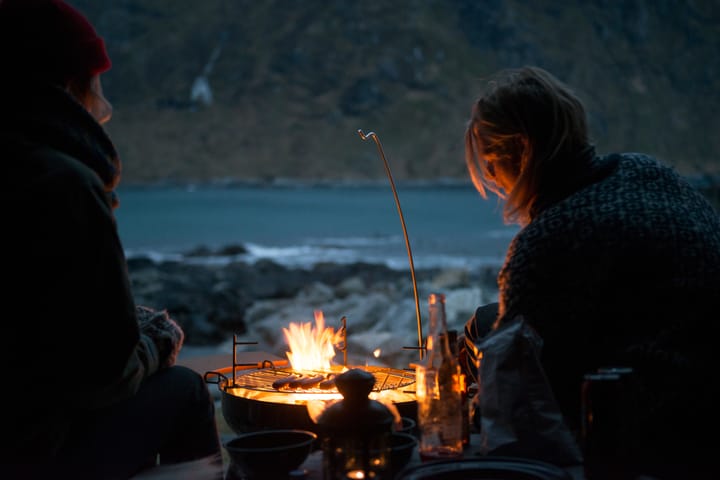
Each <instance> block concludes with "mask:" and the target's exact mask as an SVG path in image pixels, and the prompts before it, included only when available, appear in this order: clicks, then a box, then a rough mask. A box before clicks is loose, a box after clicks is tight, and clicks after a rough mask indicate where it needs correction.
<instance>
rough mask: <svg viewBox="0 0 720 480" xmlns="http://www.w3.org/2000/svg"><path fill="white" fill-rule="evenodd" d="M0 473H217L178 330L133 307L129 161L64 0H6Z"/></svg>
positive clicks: (78, 22) (0, 19)
mask: <svg viewBox="0 0 720 480" xmlns="http://www.w3.org/2000/svg"><path fill="white" fill-rule="evenodd" d="M0 65H2V74H1V75H0V163H1V164H2V177H0V178H1V179H2V180H1V182H2V188H0V218H1V219H2V223H3V234H2V236H0V237H1V238H2V243H0V250H1V251H2V252H3V254H4V256H5V257H4V260H3V262H2V271H3V274H4V275H5V276H6V281H5V282H3V283H4V285H3V287H2V289H0V292H1V293H0V303H2V305H3V328H2V336H1V338H2V342H3V345H2V346H1V347H0V369H1V370H0V371H1V372H2V375H1V377H2V379H3V382H5V389H4V390H3V391H4V409H5V413H6V415H5V416H4V417H5V420H4V422H3V435H2V444H1V445H0V477H2V478H8V479H11V478H12V479H14V478H17V479H34V478H73V479H86V478H87V479H126V478H130V477H132V476H134V475H136V474H137V473H138V472H140V471H143V470H146V469H147V468H148V467H152V466H154V465H155V464H156V462H157V461H158V460H159V462H160V463H161V464H178V463H183V464H185V463H186V462H188V463H190V464H192V465H196V463H195V462H197V464H198V465H202V466H203V468H201V469H200V470H199V471H200V472H201V475H200V476H197V477H194V478H216V479H219V478H222V473H223V472H222V459H221V455H220V445H219V437H218V432H217V426H216V424H215V414H214V403H213V399H212V397H211V395H210V393H209V391H208V388H207V386H206V384H205V382H204V380H203V378H202V377H201V376H200V375H199V374H197V373H196V372H194V371H192V370H190V369H188V368H185V367H180V366H176V365H174V363H175V359H176V356H177V354H178V351H179V350H180V348H181V347H182V343H183V340H184V333H183V330H182V328H181V327H180V326H179V325H178V324H177V323H176V322H174V321H173V320H172V319H171V318H170V317H169V316H168V314H167V312H165V311H163V310H159V311H156V310H154V309H151V308H148V307H143V306H136V305H135V303H134V301H133V296H132V291H131V288H130V281H129V278H128V273H127V268H126V263H125V257H124V253H123V249H122V245H121V242H120V239H119V238H118V232H117V229H116V225H115V218H114V214H113V209H114V208H115V207H117V205H118V201H117V198H116V196H115V187H116V186H117V183H118V181H119V179H120V160H119V158H118V156H117V153H116V151H115V147H114V145H113V143H112V141H111V140H110V138H109V137H108V135H107V134H106V132H105V130H104V128H103V126H102V125H103V124H104V123H105V122H107V121H108V120H109V119H110V116H111V114H112V107H111V105H110V103H109V102H108V101H107V99H106V98H105V96H104V94H103V91H102V84H101V80H100V78H101V75H102V74H103V73H104V72H105V71H107V70H108V69H109V68H110V59H109V57H108V55H107V51H106V49H105V44H104V41H103V39H102V38H101V37H100V36H98V34H97V32H96V31H95V29H94V28H93V26H92V25H91V24H90V23H89V22H88V21H87V19H86V18H85V16H84V15H83V14H82V13H80V12H79V11H78V10H76V9H75V8H73V7H71V6H70V5H68V4H67V3H64V2H63V1H61V0H0Z"/></svg>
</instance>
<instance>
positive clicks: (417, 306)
mask: <svg viewBox="0 0 720 480" xmlns="http://www.w3.org/2000/svg"><path fill="white" fill-rule="evenodd" d="M358 134H359V135H360V138H362V139H363V140H367V139H368V138H370V137H372V139H373V140H374V141H375V145H377V149H378V153H379V154H380V158H382V161H383V165H384V166H385V173H386V174H387V177H388V180H390V187H391V188H392V192H393V196H394V197H395V206H396V207H397V211H398V215H400V224H401V225H402V231H403V236H404V237H405V248H406V249H407V254H408V261H409V262H410V276H411V277H412V284H413V293H414V294H415V316H416V317H417V335H418V346H417V348H418V351H419V352H420V360H422V359H423V356H424V355H423V354H424V352H425V349H424V347H423V332H422V320H421V318H420V299H419V297H418V289H417V281H416V280H415V264H414V263H413V256H412V250H411V248H410V238H409V237H408V233H407V227H406V226H405V217H403V212H402V208H400V199H399V198H398V194H397V189H396V188H395V181H394V180H393V176H392V173H391V172H390V165H389V164H388V161H387V159H386V158H385V152H383V148H382V145H381V144H380V139H379V138H378V136H377V134H376V133H375V132H368V133H367V134H365V133H364V132H363V131H362V130H358Z"/></svg>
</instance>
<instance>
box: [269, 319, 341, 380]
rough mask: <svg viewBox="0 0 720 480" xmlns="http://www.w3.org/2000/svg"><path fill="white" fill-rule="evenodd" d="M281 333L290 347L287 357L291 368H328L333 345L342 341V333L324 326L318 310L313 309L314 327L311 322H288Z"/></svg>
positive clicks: (304, 369)
mask: <svg viewBox="0 0 720 480" xmlns="http://www.w3.org/2000/svg"><path fill="white" fill-rule="evenodd" d="M283 333H284V334H285V341H286V342H287V344H288V346H289V347H290V351H289V352H287V357H288V360H289V361H290V365H292V368H293V370H295V371H297V372H303V371H313V370H314V371H317V370H330V360H332V358H333V357H334V356H335V345H336V344H338V343H340V342H341V341H342V334H341V333H340V332H338V333H336V332H335V329H334V328H332V327H327V328H326V327H325V318H324V316H323V313H322V312H321V311H320V310H315V327H313V325H312V323H311V322H307V323H294V322H290V325H289V326H288V328H283Z"/></svg>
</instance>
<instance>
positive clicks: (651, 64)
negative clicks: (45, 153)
mask: <svg viewBox="0 0 720 480" xmlns="http://www.w3.org/2000/svg"><path fill="white" fill-rule="evenodd" d="M71 3H73V4H75V5H76V6H78V7H79V8H81V9H82V10H83V11H85V12H86V13H87V14H88V16H89V17H90V18H91V19H92V20H93V21H94V22H95V24H96V25H97V27H98V30H99V31H100V33H101V34H102V35H104V36H105V38H106V40H107V42H108V45H109V50H110V55H111V57H112V59H113V62H114V66H113V69H112V70H111V71H110V72H108V74H106V76H105V77H104V87H105V90H106V93H107V95H108V97H109V98H110V100H111V101H112V102H113V104H114V106H115V116H114V118H113V120H112V121H111V122H110V124H108V130H109V131H110V133H111V134H112V135H113V137H114V139H115V141H116V143H117V145H118V149H119V150H120V154H121V156H122V158H123V160H124V182H128V183H131V182H154V181H167V180H170V181H203V180H213V179H228V178H232V179H273V178H278V177H286V178H300V179H328V180H338V179H351V180H352V179H374V178H382V177H383V176H384V173H383V169H382V165H381V163H380V162H379V161H378V159H377V155H376V150H375V148H374V146H372V145H370V144H368V143H367V142H362V141H361V140H360V139H359V137H358V135H357V133H356V131H357V129H358V128H362V129H365V130H374V131H376V132H377V133H378V135H379V136H380V139H381V140H382V142H383V146H384V147H385V150H386V153H387V154H388V157H389V159H390V161H391V163H392V165H393V173H394V174H395V176H396V177H398V178H399V179H405V178H409V179H417V178H438V177H456V178H465V171H464V164H463V154H462V133H463V128H464V124H465V121H466V119H467V116H468V114H469V111H470V105H471V103H472V101H473V99H474V97H475V92H476V88H475V87H476V85H477V81H478V79H479V78H480V77H482V76H484V75H487V74H489V73H492V72H493V71H495V70H496V69H498V68H500V67H507V66H521V65H524V64H535V65H539V66H542V67H545V68H547V69H549V70H550V71H552V72H553V73H555V74H556V75H557V76H558V77H560V78H561V79H563V80H565V81H566V82H567V83H569V84H571V85H573V86H575V87H576V88H577V90H578V93H579V94H580V95H581V97H582V98H583V99H584V100H585V102H586V104H587V107H588V109H589V112H590V122H591V127H592V131H593V133H594V139H595V142H596V145H597V146H598V149H599V150H600V151H610V150H635V151H645V152H648V153H651V154H655V155H657V156H658V157H659V158H660V159H661V160H663V161H664V162H666V163H667V164H670V165H673V166H675V167H676V168H677V169H678V170H679V171H681V172H682V173H686V174H699V173H709V174H716V175H719V174H720V160H718V152H720V148H719V147H720V135H718V132H719V131H720V120H719V116H718V115H717V109H718V105H719V104H720V102H718V100H719V98H720V93H719V92H720V84H719V82H720V80H718V79H720V56H719V55H718V52H719V51H720V4H719V3H718V2H717V0H705V1H692V2H688V1H680V0H628V1H620V0H591V1H586V0H571V1H565V2H557V1H550V0H543V1H530V0H505V1H502V0H427V1H420V0H401V1H388V2H350V1H341V0H334V1H332V0H306V1H302V2H301V1H291V0H263V1H247V0H232V1H231V0H203V1H197V0H152V1H147V0H122V1H119V0H112V1H110V0H74V1H71ZM202 87H206V88H205V89H203V88H202ZM193 92H194V96H193ZM204 93H205V94H207V93H211V94H212V98H211V99H210V97H209V96H207V95H206V96H203V94H204Z"/></svg>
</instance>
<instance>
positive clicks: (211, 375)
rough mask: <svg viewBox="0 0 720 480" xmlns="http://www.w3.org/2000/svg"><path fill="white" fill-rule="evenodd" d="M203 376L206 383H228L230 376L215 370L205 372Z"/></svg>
mask: <svg viewBox="0 0 720 480" xmlns="http://www.w3.org/2000/svg"><path fill="white" fill-rule="evenodd" d="M203 378H204V379H205V383H213V384H215V385H220V384H221V383H225V384H226V385H227V382H228V378H227V377H226V376H225V375H223V374H222V373H220V372H217V371H215V370H210V371H207V372H205V375H204V376H203Z"/></svg>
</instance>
